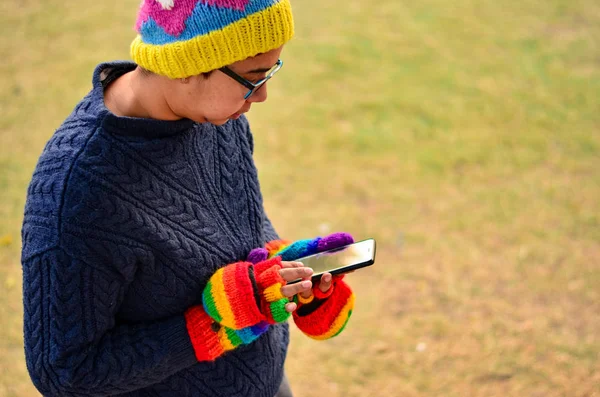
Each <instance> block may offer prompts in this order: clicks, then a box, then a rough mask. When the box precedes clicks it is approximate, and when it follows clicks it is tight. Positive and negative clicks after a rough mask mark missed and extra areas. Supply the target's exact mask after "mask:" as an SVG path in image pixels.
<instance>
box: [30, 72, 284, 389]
mask: <svg viewBox="0 0 600 397" xmlns="http://www.w3.org/2000/svg"><path fill="white" fill-rule="evenodd" d="M134 66H135V65H133V64H129V63H110V64H102V65H99V66H98V67H97V68H96V70H95V72H94V77H93V89H92V91H91V92H90V93H89V94H88V95H87V96H86V97H85V98H84V99H83V100H82V101H81V102H80V103H79V104H78V105H77V107H76V108H75V110H74V111H73V113H72V114H71V115H70V116H69V117H68V118H67V120H65V122H64V123H63V124H62V126H61V127H60V128H59V129H58V130H57V131H56V133H55V134H54V135H53V136H52V138H51V139H50V141H49V142H48V143H47V145H46V147H45V149H44V152H43V153H42V155H41V157H40V159H39V162H38V164H37V167H36V169H35V172H34V174H33V178H32V181H31V184H30V186H29V190H28V197H27V204H26V208H25V218H24V223H23V230H22V237H23V252H22V264H23V299H24V307H25V311H24V332H25V353H26V361H27V367H28V370H29V373H30V375H31V378H32V380H33V382H34V384H35V385H36V387H37V388H38V389H39V390H40V392H42V393H43V394H44V395H47V396H84V395H85V396H106V395H117V394H118V395H126V396H178V397H179V396H211V397H214V396H228V397H232V396H244V397H252V396H257V397H258V396H261V397H263V396H264V397H273V396H274V395H275V394H276V392H277V389H278V387H279V385H280V383H281V380H282V373H283V365H284V360H285V356H286V351H287V345H288V339H289V337H288V329H287V324H283V325H278V326H272V327H271V328H270V330H269V331H268V332H267V333H266V334H264V335H262V336H261V337H260V338H259V339H258V340H257V341H256V342H254V343H252V344H250V345H247V346H242V347H239V348H238V349H236V350H234V351H232V352H229V353H227V354H225V355H224V356H222V357H221V358H218V359H217V360H216V361H214V362H200V363H199V362H197V361H196V358H195V355H194V350H193V348H192V345H191V342H190V338H189V336H188V333H187V330H186V325H185V320H184V317H183V313H184V312H185V310H186V309H188V308H189V307H191V306H193V305H196V304H198V303H200V302H201V292H202V289H203V287H204V286H205V284H206V282H207V281H208V279H209V277H210V276H211V275H212V274H213V273H214V272H215V270H217V269H218V268H219V267H221V266H224V265H226V264H228V263H232V262H235V261H238V260H241V259H244V258H245V257H246V255H247V254H248V252H249V251H250V250H251V249H252V248H255V247H259V246H262V245H263V244H264V243H265V242H266V241H267V240H271V239H275V238H277V234H276V233H275V231H274V230H273V228H272V226H271V224H270V222H269V220H268V218H267V217H266V215H265V213H264V210H263V204H262V197H261V192H260V188H259V184H258V180H257V172H256V168H255V165H254V162H253V159H252V135H251V133H250V130H249V127H248V122H247V120H246V119H245V118H244V117H242V118H240V119H239V120H235V121H234V120H232V121H229V122H228V123H227V124H225V125H224V126H222V127H215V126H213V125H210V124H197V123H194V122H192V121H190V120H180V121H157V120H149V119H134V118H125V117H117V116H115V115H113V114H112V113H110V112H109V111H108V110H107V109H106V107H105V106H104V100H103V84H102V83H103V82H104V83H106V82H108V81H109V80H110V79H111V78H113V77H114V76H115V75H117V76H118V75H119V74H122V73H123V72H126V71H129V70H131V69H132V68H133V67H134ZM107 79H108V80H107ZM101 80H102V81H101Z"/></svg>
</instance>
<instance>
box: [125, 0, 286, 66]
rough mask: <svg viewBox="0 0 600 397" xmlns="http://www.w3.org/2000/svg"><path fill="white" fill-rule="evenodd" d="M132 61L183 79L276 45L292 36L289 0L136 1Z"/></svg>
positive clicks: (266, 50)
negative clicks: (138, 8) (138, 3)
mask: <svg viewBox="0 0 600 397" xmlns="http://www.w3.org/2000/svg"><path fill="white" fill-rule="evenodd" d="M135 27H136V30H137V32H138V36H137V37H136V39H135V40H134V41H133V43H131V57H132V58H133V60H134V61H135V62H136V63H137V64H138V65H140V66H141V67H143V68H144V69H147V70H150V71H151V72H154V73H157V74H160V75H164V76H168V77H170V78H183V77H189V76H193V75H198V74H201V73H205V72H209V71H211V70H215V69H219V68H221V67H223V66H226V65H230V64H232V63H234V62H237V61H242V60H244V59H246V58H250V57H253V56H255V55H258V54H261V53H265V52H268V51H271V50H273V49H276V48H279V47H281V46H282V45H283V44H285V43H286V42H287V41H288V40H290V39H291V38H292V36H293V35H294V21H293V18H292V8H291V5H290V0H142V5H141V7H140V10H139V14H138V18H137V22H136V25H135Z"/></svg>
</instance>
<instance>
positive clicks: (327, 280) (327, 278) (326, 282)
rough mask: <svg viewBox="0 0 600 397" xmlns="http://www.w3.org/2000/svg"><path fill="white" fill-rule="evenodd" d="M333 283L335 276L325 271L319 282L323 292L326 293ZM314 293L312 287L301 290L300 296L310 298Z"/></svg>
mask: <svg viewBox="0 0 600 397" xmlns="http://www.w3.org/2000/svg"><path fill="white" fill-rule="evenodd" d="M332 285H333V276H332V275H331V273H323V276H321V281H320V282H319V289H320V290H321V292H322V293H324V294H326V293H327V291H329V289H330V288H331V286H332ZM312 294H313V291H312V289H309V290H307V291H303V292H301V293H300V296H301V297H303V298H304V299H308V298H310V297H311V295H312Z"/></svg>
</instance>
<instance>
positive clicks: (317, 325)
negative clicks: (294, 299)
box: [294, 281, 352, 335]
mask: <svg viewBox="0 0 600 397" xmlns="http://www.w3.org/2000/svg"><path fill="white" fill-rule="evenodd" d="M336 287H337V288H336V290H337V291H336V293H335V294H333V295H331V296H330V297H329V298H328V299H327V301H326V302H324V303H323V304H322V305H321V307H319V308H318V309H317V310H315V311H314V312H312V313H311V314H309V315H307V316H298V315H297V314H296V312H294V321H295V322H296V324H297V325H298V327H299V328H300V329H302V331H304V332H305V333H306V334H309V335H323V334H325V333H326V332H328V331H329V330H330V329H331V326H332V325H333V323H334V321H335V319H336V318H337V317H338V315H339V314H340V312H341V310H342V309H343V308H344V305H345V304H346V302H347V301H348V299H349V298H350V296H351V295H352V290H351V289H350V287H348V285H347V284H346V283H344V282H343V281H342V282H340V283H338V284H337V286H336Z"/></svg>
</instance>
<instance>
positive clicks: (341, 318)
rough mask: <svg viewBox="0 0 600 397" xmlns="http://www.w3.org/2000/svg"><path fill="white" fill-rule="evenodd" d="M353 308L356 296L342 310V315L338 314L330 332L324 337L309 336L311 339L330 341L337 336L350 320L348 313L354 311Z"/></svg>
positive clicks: (323, 335) (351, 296)
mask: <svg viewBox="0 0 600 397" xmlns="http://www.w3.org/2000/svg"><path fill="white" fill-rule="evenodd" d="M353 307H354V294H352V295H350V298H349V299H348V302H346V304H345V305H344V307H343V308H342V310H340V314H338V316H337V317H336V319H335V320H334V321H333V324H332V325H331V328H329V331H327V332H326V333H324V334H322V335H309V336H310V337H311V338H313V339H317V340H325V339H329V338H331V337H333V336H334V335H335V334H337V333H338V332H339V331H340V329H342V327H343V326H344V324H346V320H347V319H348V316H349V314H348V313H349V312H350V310H352V308H353Z"/></svg>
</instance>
